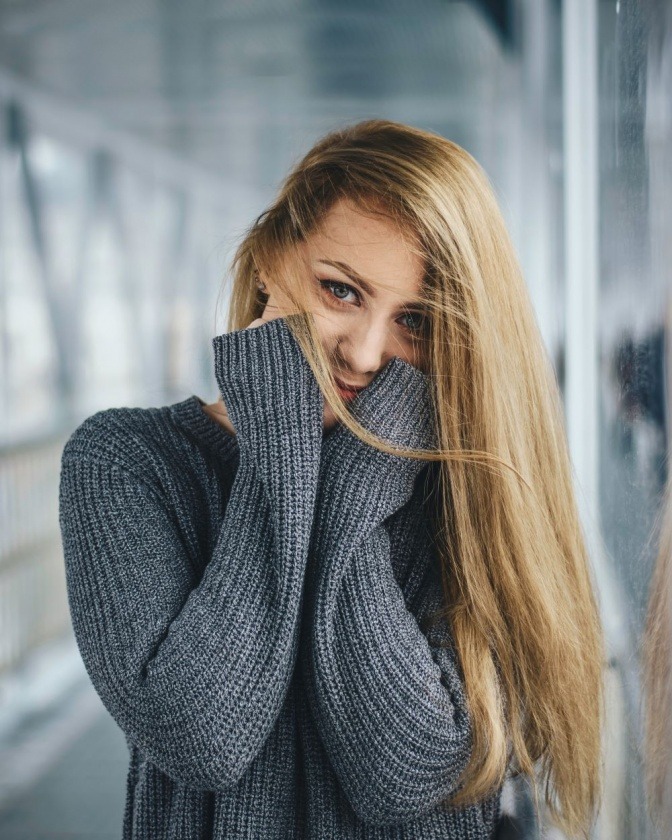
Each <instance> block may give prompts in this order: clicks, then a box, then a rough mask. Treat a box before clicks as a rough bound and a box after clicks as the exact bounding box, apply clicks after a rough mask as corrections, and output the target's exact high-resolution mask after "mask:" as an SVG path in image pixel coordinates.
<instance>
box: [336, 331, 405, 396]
mask: <svg viewBox="0 0 672 840" xmlns="http://www.w3.org/2000/svg"><path fill="white" fill-rule="evenodd" d="M339 350H340V355H341V357H342V359H343V362H344V365H345V366H346V370H348V371H350V374H351V376H350V380H355V381H356V382H357V383H358V384H364V382H369V381H370V380H371V379H373V377H374V376H375V375H376V374H377V373H378V372H379V371H380V370H382V368H383V367H385V365H386V364H387V362H388V361H389V360H390V359H391V358H392V356H394V355H395V352H394V348H393V347H392V346H391V336H390V332H389V328H388V326H387V324H384V323H379V322H375V323H370V322H369V323H365V324H363V325H362V326H357V327H354V328H352V329H351V330H349V331H348V334H347V335H344V336H343V337H342V339H341V341H340V342H339Z"/></svg>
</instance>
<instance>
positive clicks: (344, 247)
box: [306, 200, 424, 294]
mask: <svg viewBox="0 0 672 840" xmlns="http://www.w3.org/2000/svg"><path fill="white" fill-rule="evenodd" d="M413 243H414V238H413V234H412V232H411V231H410V230H405V229H403V228H401V227H400V226H399V225H398V224H397V223H396V222H395V221H394V220H393V219H391V218H389V217H385V216H379V215H371V214H370V213H368V212H367V211H366V210H364V209H362V208H360V207H358V206H356V205H355V204H354V203H353V202H350V201H346V200H341V201H339V202H337V203H336V204H334V206H333V207H332V208H331V209H330V210H329V212H328V213H327V214H326V215H325V217H324V219H323V220H322V223H321V225H320V226H319V228H318V229H317V230H315V231H314V232H313V233H312V234H311V235H310V236H309V237H308V238H307V240H306V246H307V249H308V255H309V259H311V260H313V261H319V260H331V261H338V262H345V263H347V264H348V265H349V266H350V267H351V268H352V269H354V271H355V272H356V273H358V274H360V275H361V276H362V277H363V278H364V279H365V280H367V281H369V282H370V283H372V284H374V285H376V284H388V285H391V286H393V287H394V288H395V289H396V290H398V291H399V292H402V291H403V293H405V294H409V293H417V292H418V290H419V288H420V284H421V283H422V279H423V277H424V262H423V260H422V258H421V257H420V255H419V254H417V253H414V251H413ZM381 291H382V288H381Z"/></svg>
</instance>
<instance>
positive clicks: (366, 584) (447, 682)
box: [302, 358, 471, 825]
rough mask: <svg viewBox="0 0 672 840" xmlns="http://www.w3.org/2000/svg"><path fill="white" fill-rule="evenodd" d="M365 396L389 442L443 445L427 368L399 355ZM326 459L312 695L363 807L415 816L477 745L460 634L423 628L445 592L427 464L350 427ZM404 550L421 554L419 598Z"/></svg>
mask: <svg viewBox="0 0 672 840" xmlns="http://www.w3.org/2000/svg"><path fill="white" fill-rule="evenodd" d="M369 389H371V390H370V392H369ZM367 392H369V393H367ZM360 401H361V402H360ZM356 403H357V406H356V407H357V408H358V409H360V411H359V414H360V419H362V420H363V419H364V416H365V415H366V420H367V422H365V423H364V425H366V426H368V427H369V428H371V429H374V430H375V431H377V432H378V433H380V434H381V435H382V436H383V437H386V438H387V439H388V440H391V442H393V443H397V444H400V445H406V446H415V447H421V448H422V447H424V446H427V445H429V444H430V443H433V440H432V438H431V434H429V433H428V412H427V407H426V389H425V380H424V375H422V374H421V373H420V372H419V371H418V370H417V369H416V368H412V367H411V366H410V365H408V364H407V363H405V362H402V361H401V360H399V359H396V358H395V359H393V360H392V362H391V363H390V364H389V365H388V367H387V368H386V369H384V370H383V371H382V372H381V373H380V374H379V376H378V377H377V378H376V380H374V382H373V383H371V385H370V386H369V387H368V388H367V389H365V391H363V392H362V393H361V395H360V396H359V397H357V399H356ZM354 408H355V405H354V403H353V409H354ZM395 432H396V433H397V439H396V440H392V438H393V437H394V433H395ZM322 460H323V464H322V471H321V475H320V480H319V484H318V497H317V509H316V524H315V528H314V542H313V546H312V548H311V564H310V566H309V577H308V581H309V589H310V598H309V597H308V594H307V595H306V604H307V609H306V612H307V621H306V626H307V634H308V641H307V643H304V645H303V646H302V662H303V670H304V674H305V679H306V690H307V694H308V699H309V704H310V706H311V709H312V712H313V715H314V717H315V719H316V722H317V725H318V729H319V731H320V734H321V737H322V740H323V742H324V745H325V749H326V751H327V753H328V755H329V758H330V760H331V762H332V765H333V767H334V770H335V772H336V774H337V775H338V777H339V780H340V782H341V784H342V787H343V789H344V792H345V794H346V796H347V797H348V799H349V801H350V803H351V805H352V807H353V809H354V811H355V812H356V813H357V814H358V816H359V817H360V818H361V819H363V820H364V821H366V822H370V823H374V824H378V825H385V824H391V823H397V822H403V821H407V820H411V819H413V818H415V817H418V816H421V815H424V814H426V813H429V812H430V811H431V810H432V809H434V808H435V807H436V806H437V805H438V804H439V803H440V802H441V801H442V800H444V799H445V798H446V797H448V796H449V795H450V794H451V793H453V792H455V791H456V790H457V789H458V787H459V784H458V783H459V777H460V774H461V773H462V771H463V770H464V768H465V767H466V764H467V762H468V759H469V756H470V753H471V727H470V718H469V715H468V710H467V704H466V696H465V691H464V688H463V683H462V679H461V672H460V670H459V666H458V662H457V659H456V656H455V653H454V650H453V648H452V646H451V645H450V634H449V633H448V632H447V630H446V628H445V627H444V628H443V632H442V633H441V632H439V633H438V634H437V635H436V636H432V637H431V638H430V636H425V635H424V633H423V625H424V621H425V619H426V618H427V617H428V616H429V614H430V613H431V612H433V611H434V610H436V609H438V608H439V607H440V606H441V598H442V596H441V586H440V574H437V566H436V563H435V562H433V560H434V559H435V556H434V555H433V553H432V550H431V549H432V541H431V534H430V533H429V529H427V528H425V527H423V519H422V517H421V516H420V514H421V511H422V505H421V504H420V505H419V506H418V504H417V498H418V493H417V488H418V485H419V483H420V475H419V473H420V471H421V470H422V468H423V467H424V466H427V462H425V461H421V460H419V459H418V460H416V459H402V458H401V457H400V456H396V455H389V454H387V453H382V452H380V451H379V450H375V449H374V448H373V447H370V446H369V445H368V444H365V443H363V442H362V441H360V440H359V439H358V438H356V437H355V436H353V435H352V434H351V433H350V432H349V431H348V430H347V429H346V428H345V427H344V426H338V427H337V429H336V431H335V432H334V433H332V434H331V435H328V436H327V437H326V438H325V441H324V444H323V453H322ZM421 489H422V488H421ZM414 499H415V503H414V502H413V500H414ZM414 504H415V506H414ZM418 508H419V509H418ZM393 514H394V516H392V515H393ZM393 523H396V525H395V526H394V527H393ZM413 529H415V533H413ZM404 533H405V535H406V536H405V537H403V539H404V540H405V544H404V545H403V546H397V545H395V546H392V544H391V535H392V536H393V537H394V538H395V539H401V538H402V535H403V534H404ZM394 550H403V551H408V552H411V554H412V563H411V568H410V571H409V574H408V588H407V596H408V603H407V599H406V598H405V595H404V593H403V592H402V589H401V588H400V585H399V583H398V581H397V580H396V579H395V575H394V574H393V563H392V562H391V556H392V553H393V551H394ZM412 590H413V591H412ZM308 605H309V606H308Z"/></svg>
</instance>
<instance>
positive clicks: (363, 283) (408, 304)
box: [318, 260, 429, 312]
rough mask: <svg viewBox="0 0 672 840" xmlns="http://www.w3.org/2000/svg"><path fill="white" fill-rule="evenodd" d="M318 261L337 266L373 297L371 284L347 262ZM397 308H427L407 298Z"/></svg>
mask: <svg viewBox="0 0 672 840" xmlns="http://www.w3.org/2000/svg"><path fill="white" fill-rule="evenodd" d="M318 262H319V263H323V264H324V265H332V266H333V267H334V268H337V269H338V270H339V271H342V272H343V274H345V275H347V276H348V277H349V278H350V279H351V280H354V282H355V283H359V285H360V286H361V287H362V289H364V291H365V292H366V293H367V295H370V296H371V297H375V296H376V293H375V291H374V289H373V286H371V285H370V284H369V283H368V282H367V281H366V280H365V279H364V278H363V277H362V276H361V274H358V273H357V272H356V271H355V269H354V268H351V267H350V266H349V265H348V264H347V263H344V262H341V261H340V260H318ZM399 309H416V310H418V311H419V312H428V311H429V308H428V307H427V306H425V305H424V304H423V303H421V302H420V301H418V300H409V301H407V302H406V303H402V304H401V306H400V307H399Z"/></svg>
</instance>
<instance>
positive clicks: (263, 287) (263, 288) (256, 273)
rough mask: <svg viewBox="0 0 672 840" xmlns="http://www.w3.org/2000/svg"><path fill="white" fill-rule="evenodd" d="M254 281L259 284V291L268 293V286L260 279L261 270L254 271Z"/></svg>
mask: <svg viewBox="0 0 672 840" xmlns="http://www.w3.org/2000/svg"><path fill="white" fill-rule="evenodd" d="M254 281H255V283H256V284H257V288H258V289H259V291H261V292H265V291H266V284H265V283H263V282H262V281H261V280H260V279H259V269H258V268H255V269H254Z"/></svg>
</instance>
